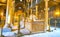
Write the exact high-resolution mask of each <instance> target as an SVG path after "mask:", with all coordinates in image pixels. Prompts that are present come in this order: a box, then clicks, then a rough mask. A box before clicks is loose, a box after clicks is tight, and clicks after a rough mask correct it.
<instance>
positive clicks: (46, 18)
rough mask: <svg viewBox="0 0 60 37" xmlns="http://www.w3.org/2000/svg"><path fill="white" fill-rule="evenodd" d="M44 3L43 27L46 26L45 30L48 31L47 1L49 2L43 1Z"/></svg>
mask: <svg viewBox="0 0 60 37" xmlns="http://www.w3.org/2000/svg"><path fill="white" fill-rule="evenodd" d="M44 1H45V26H46V30H48V29H49V25H48V1H49V0H44Z"/></svg>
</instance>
